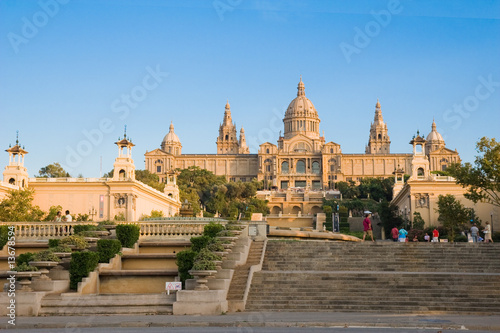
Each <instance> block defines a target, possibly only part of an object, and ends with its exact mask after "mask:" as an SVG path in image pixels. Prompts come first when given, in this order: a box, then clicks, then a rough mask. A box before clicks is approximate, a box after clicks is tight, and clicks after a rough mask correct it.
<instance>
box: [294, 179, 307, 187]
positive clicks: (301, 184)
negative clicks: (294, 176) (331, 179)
mask: <svg viewBox="0 0 500 333" xmlns="http://www.w3.org/2000/svg"><path fill="white" fill-rule="evenodd" d="M295 187H306V181H305V180H296V181H295Z"/></svg>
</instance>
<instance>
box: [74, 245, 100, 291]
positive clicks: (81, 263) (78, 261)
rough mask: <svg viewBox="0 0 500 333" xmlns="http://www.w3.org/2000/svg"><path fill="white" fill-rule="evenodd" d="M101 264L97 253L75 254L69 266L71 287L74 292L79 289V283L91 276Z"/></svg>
mask: <svg viewBox="0 0 500 333" xmlns="http://www.w3.org/2000/svg"><path fill="white" fill-rule="evenodd" d="M98 263H99V254H98V253H97V252H73V253H72V254H71V262H70V264H69V287H70V288H71V289H73V290H76V289H77V288H78V282H81V281H82V279H83V278H85V277H87V276H89V273H90V272H92V271H93V270H94V269H95V268H96V267H97V264H98Z"/></svg>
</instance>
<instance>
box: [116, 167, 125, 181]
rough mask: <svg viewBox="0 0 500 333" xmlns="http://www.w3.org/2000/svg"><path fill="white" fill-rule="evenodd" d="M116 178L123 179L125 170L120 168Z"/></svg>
mask: <svg viewBox="0 0 500 333" xmlns="http://www.w3.org/2000/svg"><path fill="white" fill-rule="evenodd" d="M118 178H119V179H121V180H124V179H125V170H123V169H121V170H120V172H119V173H118Z"/></svg>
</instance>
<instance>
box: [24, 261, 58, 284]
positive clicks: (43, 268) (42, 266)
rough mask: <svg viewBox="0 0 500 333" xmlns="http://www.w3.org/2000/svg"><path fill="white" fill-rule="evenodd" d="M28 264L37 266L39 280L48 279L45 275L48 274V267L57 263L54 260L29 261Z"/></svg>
mask: <svg viewBox="0 0 500 333" xmlns="http://www.w3.org/2000/svg"><path fill="white" fill-rule="evenodd" d="M28 264H29V265H30V266H35V267H36V268H38V270H39V273H41V274H40V280H50V278H49V277H48V276H47V274H49V269H51V268H53V267H56V266H57V265H59V263H58V262H56V261H30V262H29V263H28Z"/></svg>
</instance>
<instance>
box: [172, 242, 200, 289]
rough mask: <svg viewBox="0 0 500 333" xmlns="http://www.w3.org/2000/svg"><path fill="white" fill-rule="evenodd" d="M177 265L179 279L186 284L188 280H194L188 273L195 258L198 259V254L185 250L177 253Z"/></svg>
mask: <svg viewBox="0 0 500 333" xmlns="http://www.w3.org/2000/svg"><path fill="white" fill-rule="evenodd" d="M175 257H176V259H175V263H176V264H177V270H178V271H179V277H180V279H181V281H182V283H183V284H184V282H185V281H186V280H187V279H192V278H193V277H192V276H191V275H190V274H189V273H188V271H189V270H190V269H191V267H193V263H194V258H195V257H196V252H194V251H192V250H184V251H180V252H178V253H177V255H176V256H175Z"/></svg>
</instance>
